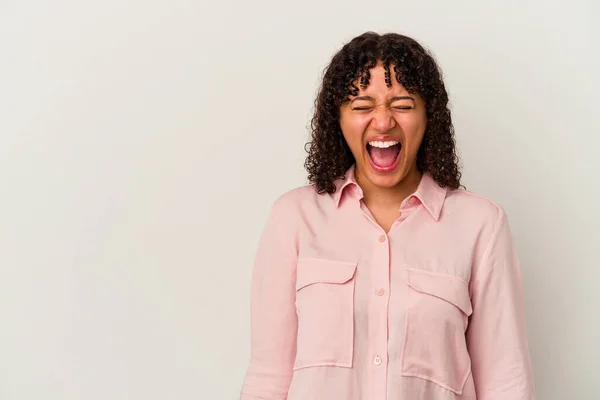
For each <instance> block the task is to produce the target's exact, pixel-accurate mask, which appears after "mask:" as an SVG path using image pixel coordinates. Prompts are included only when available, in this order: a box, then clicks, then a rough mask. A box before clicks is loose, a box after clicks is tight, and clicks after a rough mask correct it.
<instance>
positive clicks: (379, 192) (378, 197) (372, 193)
mask: <svg viewBox="0 0 600 400" xmlns="http://www.w3.org/2000/svg"><path fill="white" fill-rule="evenodd" d="M421 176H422V174H421V173H420V172H419V171H418V169H417V168H416V166H415V167H414V168H412V169H411V170H410V172H409V173H408V174H407V175H406V176H405V177H404V179H402V180H401V181H400V182H398V184H397V185H396V186H393V187H379V186H375V185H373V183H372V182H371V181H369V180H368V179H367V178H366V177H365V176H364V175H363V174H362V172H361V171H356V182H357V183H358V185H359V186H360V187H361V189H362V191H363V196H364V197H363V201H364V202H365V204H366V205H367V206H374V207H377V208H388V207H390V208H396V209H399V208H400V204H402V202H403V201H404V199H406V198H407V197H408V196H410V195H411V194H413V193H414V192H415V191H416V190H417V188H418V186H419V183H420V182H421Z"/></svg>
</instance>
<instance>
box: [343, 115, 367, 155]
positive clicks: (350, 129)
mask: <svg viewBox="0 0 600 400" xmlns="http://www.w3.org/2000/svg"><path fill="white" fill-rule="evenodd" d="M367 125H368V120H366V119H364V118H352V119H350V118H349V119H342V120H341V121H340V128H341V129H342V133H343V134H344V138H345V139H346V141H347V142H348V145H349V146H350V148H351V149H358V148H360V147H362V138H363V134H364V132H365V130H366V128H367Z"/></svg>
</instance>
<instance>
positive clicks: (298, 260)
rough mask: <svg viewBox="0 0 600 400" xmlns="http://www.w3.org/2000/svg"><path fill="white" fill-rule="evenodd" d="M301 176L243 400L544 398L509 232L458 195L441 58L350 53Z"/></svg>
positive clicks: (369, 47) (261, 261)
mask: <svg viewBox="0 0 600 400" xmlns="http://www.w3.org/2000/svg"><path fill="white" fill-rule="evenodd" d="M305 165H306V168H307V170H308V178H309V181H310V183H311V184H310V185H307V186H304V187H300V188H296V189H294V190H292V191H290V192H288V193H286V194H284V195H283V196H281V197H280V198H279V199H278V200H277V201H276V202H275V203H274V205H273V208H272V210H271V214H270V216H269V218H268V222H267V224H266V227H265V230H264V232H263V235H262V238H261V241H260V244H259V248H258V252H257V255H256V260H255V265H254V273H253V281H252V357H251V363H250V367H249V369H248V372H247V375H246V379H245V382H244V386H243V388H242V395H241V398H242V399H243V400H250V399H273V400H275V399H278V400H280V399H288V400H320V399H323V400H359V399H361V400H421V399H422V400H450V399H470V400H474V399H477V400H500V399H502V400H525V399H528V400H529V399H533V398H534V388H533V377H532V370H531V364H530V357H529V350H528V344H527V335H526V329H525V315H524V305H523V290H522V282H521V272H520V267H519V262H518V259H517V254H516V252H515V247H514V245H513V242H512V238H511V232H510V228H509V225H508V221H507V217H506V214H505V213H504V211H503V209H502V208H501V207H499V206H498V205H496V204H495V203H494V202H493V201H491V200H489V199H487V198H485V197H483V196H479V195H477V194H474V193H471V192H467V191H466V190H463V189H461V188H460V186H461V185H460V172H459V168H458V159H457V156H456V149H455V142H454V134H453V127H452V121H451V115H450V110H449V109H448V95H447V93H446V90H445V87H444V83H443V81H442V77H441V73H440V71H439V68H438V66H437V65H436V63H435V61H434V59H433V57H432V56H431V55H430V54H429V53H428V52H427V51H426V50H424V49H423V47H421V46H420V45H419V44H418V43H417V42H416V41H414V40H413V39H411V38H408V37H406V36H401V35H398V34H386V35H378V34H376V33H372V32H367V33H365V34H363V35H361V36H358V37H356V38H354V39H353V40H352V41H350V42H349V43H348V44H346V45H345V46H344V47H343V48H342V49H341V50H340V51H339V52H338V53H337V54H336V55H335V56H334V57H333V59H332V61H331V64H330V65H329V67H328V68H327V70H326V73H325V75H324V77H323V82H322V87H321V90H320V93H319V95H318V98H317V100H316V110H315V115H314V118H313V120H312V141H311V142H310V148H309V154H308V158H307V160H306V164H305Z"/></svg>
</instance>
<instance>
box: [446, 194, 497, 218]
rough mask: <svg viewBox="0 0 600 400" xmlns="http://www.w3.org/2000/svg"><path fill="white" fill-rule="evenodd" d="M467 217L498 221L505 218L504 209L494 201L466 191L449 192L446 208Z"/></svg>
mask: <svg viewBox="0 0 600 400" xmlns="http://www.w3.org/2000/svg"><path fill="white" fill-rule="evenodd" d="M446 207H447V208H448V209H449V210H448V211H451V212H453V213H458V214H463V215H464V216H465V217H466V216H468V217H469V218H476V219H485V220H491V221H497V220H499V219H500V218H502V217H503V216H505V214H506V213H505V210H504V208H503V207H502V206H501V205H499V204H498V203H497V202H496V201H494V200H493V199H491V198H489V197H487V196H484V195H482V194H479V193H475V192H471V191H468V190H465V189H454V190H448V193H447V196H446V200H445V202H444V208H446Z"/></svg>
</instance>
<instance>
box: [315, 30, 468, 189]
mask: <svg viewBox="0 0 600 400" xmlns="http://www.w3.org/2000/svg"><path fill="white" fill-rule="evenodd" d="M378 62H381V63H382V64H383V66H384V68H385V72H386V74H385V76H386V85H387V86H388V87H390V86H391V85H392V84H391V80H390V65H393V69H394V74H395V78H396V80H397V81H398V82H399V83H400V84H402V85H403V86H404V88H405V89H406V90H407V91H408V92H409V93H416V94H419V95H420V96H421V97H422V98H423V100H424V101H425V108H426V117H427V127H426V129H425V133H424V136H423V141H422V143H421V147H420V148H419V151H418V154H417V168H418V169H419V171H420V172H421V173H425V172H426V173H429V174H430V175H431V176H432V178H433V179H434V180H435V181H436V182H437V183H438V184H439V185H440V186H442V187H449V188H451V189H456V188H458V187H460V186H461V184H460V178H461V173H460V168H459V165H458V164H459V160H458V156H457V154H456V142H455V139H454V128H453V126H452V119H451V114H450V109H449V108H448V94H447V92H446V88H445V86H444V82H443V80H442V72H441V70H440V68H439V67H438V65H437V64H436V62H435V59H434V57H433V55H431V54H430V53H429V52H428V51H427V50H425V49H424V48H423V47H422V46H421V45H420V44H419V43H418V42H417V41H415V40H414V39H412V38H410V37H407V36H404V35H400V34H397V33H387V34H384V35H380V34H377V33H375V32H365V33H363V34H362V35H360V36H357V37H355V38H354V39H352V40H351V41H350V42H349V43H347V44H345V45H344V46H343V47H342V49H341V50H339V51H338V52H337V53H336V54H335V55H334V56H333V58H332V60H331V63H330V64H329V66H328V67H327V68H326V69H325V72H324V74H323V81H322V84H321V87H320V89H319V92H318V95H317V97H316V99H315V111H314V115H313V117H312V119H311V126H310V130H311V140H310V141H309V142H308V143H306V146H305V150H306V151H307V153H308V156H307V158H306V160H305V162H304V167H305V168H306V170H307V171H308V180H309V182H310V184H312V185H313V186H315V187H316V189H317V192H318V193H319V194H323V193H330V194H331V193H334V192H335V190H336V187H335V184H334V181H335V180H337V179H341V178H343V177H344V175H345V173H346V171H347V170H348V168H350V166H351V165H352V164H354V162H355V159H354V156H353V155H352V153H351V151H350V148H349V147H348V144H347V143H346V140H345V139H344V136H343V134H342V130H341V128H340V123H339V120H340V107H341V106H342V105H343V104H344V103H345V102H347V101H349V98H348V96H349V95H352V96H356V95H357V94H358V92H359V88H358V87H357V86H356V84H355V82H357V81H358V82H359V84H360V85H361V86H362V87H363V88H366V87H367V86H368V85H369V79H370V73H369V70H370V69H371V68H374V67H375V66H376V65H377V63H378ZM307 147H308V149H307Z"/></svg>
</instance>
